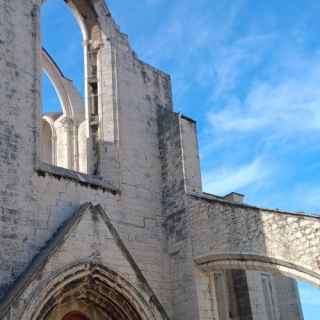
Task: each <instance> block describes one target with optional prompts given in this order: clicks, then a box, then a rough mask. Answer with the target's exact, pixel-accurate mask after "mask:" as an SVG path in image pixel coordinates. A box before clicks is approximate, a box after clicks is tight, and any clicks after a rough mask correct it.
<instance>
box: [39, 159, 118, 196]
mask: <svg viewBox="0 0 320 320" xmlns="http://www.w3.org/2000/svg"><path fill="white" fill-rule="evenodd" d="M35 171H36V172H37V174H38V175H39V176H43V177H45V176H47V175H48V176H52V177H54V178H56V179H58V180H60V179H67V180H72V181H74V182H75V183H78V184H80V185H82V186H86V187H88V188H91V189H99V190H102V191H104V192H110V193H112V194H113V195H116V194H120V190H119V189H118V188H116V187H115V186H114V185H112V184H111V183H110V182H108V181H105V180H103V179H102V178H100V177H98V176H93V175H88V174H85V173H80V172H77V171H73V170H70V169H65V168H62V167H56V166H53V165H50V164H47V163H44V162H39V163H38V164H37V166H36V168H35Z"/></svg>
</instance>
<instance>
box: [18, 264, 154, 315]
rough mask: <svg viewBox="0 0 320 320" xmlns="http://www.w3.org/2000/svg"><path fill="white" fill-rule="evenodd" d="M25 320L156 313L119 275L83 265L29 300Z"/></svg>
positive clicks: (96, 265)
mask: <svg viewBox="0 0 320 320" xmlns="http://www.w3.org/2000/svg"><path fill="white" fill-rule="evenodd" d="M24 314H26V315H30V316H28V317H27V318H23V319H28V320H51V319H61V320H92V319H95V320H103V319H108V320H147V319H148V320H151V319H154V320H155V319H158V318H157V316H156V312H155V310H153V307H152V306H151V305H150V302H149V301H147V299H146V297H144V294H143V291H140V290H139V291H138V290H137V289H136V288H135V287H133V286H132V285H131V284H130V283H129V282H128V281H127V280H125V279H124V278H122V276H121V275H119V274H118V273H116V272H114V271H111V270H109V269H108V268H106V267H104V266H101V265H98V264H93V263H84V264H80V265H76V266H73V267H70V268H68V269H67V270H66V271H64V272H62V273H60V274H58V275H57V276H56V277H54V279H52V280H51V281H50V282H49V283H48V284H46V285H45V286H44V287H43V290H41V292H39V295H38V296H37V297H35V298H34V299H32V301H31V303H30V305H29V307H28V308H27V311H26V312H25V313H24Z"/></svg>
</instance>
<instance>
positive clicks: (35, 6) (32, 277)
mask: <svg viewBox="0 0 320 320" xmlns="http://www.w3.org/2000/svg"><path fill="white" fill-rule="evenodd" d="M47 1H50V0H47ZM61 1H62V0H61ZM42 2H43V1H42V0H24V1H21V0H10V1H8V0H0V73H1V80H0V107H1V119H0V157H1V162H0V179H1V180H0V181H1V185H0V238H1V239H0V319H4V320H18V319H19V320H20V319H21V320H22V319H23V320H38V319H43V320H47V319H50V320H51V319H52V320H55V319H57V320H60V319H61V320H72V319H78V320H80V319H86V320H95V319H99V320H100V319H110V320H115V319H117V320H122V319H130V320H131V319H132V320H144V319H145V320H147V319H148V320H149V319H155V320H156V319H158V320H160V319H175V320H185V319H186V320H209V319H216V320H229V319H239V320H245V319H246V320H247V319H248V320H249V319H252V320H258V319H259V320H277V319H285V318H283V316H284V315H286V316H288V315H289V316H288V319H289V318H290V319H293V320H301V319H302V316H301V310H300V305H299V304H300V302H299V297H298V293H297V289H296V286H295V282H294V281H293V280H288V279H285V278H284V276H290V277H293V278H296V279H303V280H306V281H309V282H311V283H312V284H314V285H317V286H320V250H319V246H320V219H319V218H317V217H312V216H306V215H297V214H291V213H286V212H278V211H272V210H268V209H261V208H257V207H253V206H249V205H246V204H245V203H243V197H242V195H239V194H236V193H232V194H229V195H227V196H225V197H217V196H214V195H209V194H206V193H203V192H202V185H201V173H200V164H199V153H198V145H197V135H196V123H195V122H194V121H193V120H192V119H189V118H188V117H186V116H184V115H181V114H177V113H175V112H174V110H173V105H172V97H171V82H170V77H169V76H168V75H167V74H166V73H164V72H162V71H160V70H157V69H156V68H154V67H152V66H150V65H148V64H146V63H144V62H142V61H141V60H139V58H138V57H137V56H136V55H135V53H134V52H133V50H132V49H131V47H130V44H129V41H128V38H127V36H126V35H125V34H123V33H121V31H120V30H119V27H118V26H117V25H116V23H115V22H114V20H113V18H112V16H111V13H110V12H109V10H108V8H107V5H106V3H105V1H104V0H68V1H66V3H67V5H68V6H69V7H70V10H72V12H73V13H74V15H75V17H76V19H77V21H78V23H79V27H80V29H81V31H82V35H83V44H84V56H85V59H84V60H85V61H84V66H85V96H84V98H82V97H81V96H80V95H79V93H78V92H77V90H76V89H75V87H74V85H73V83H72V81H70V80H69V79H67V78H66V77H65V76H64V75H63V73H62V71H61V70H60V69H59V67H58V66H57V64H56V63H55V61H53V59H52V57H51V56H50V53H48V52H47V51H46V50H45V48H42V45H41V36H40V7H41V5H42ZM42 71H44V72H46V73H47V74H48V75H49V77H50V79H51V80H52V82H53V83H54V85H55V88H56V89H57V91H58V95H59V98H60V101H61V105H62V113H55V114H42V106H41V74H42ZM248 270H251V271H254V272H252V273H250V274H249V273H248V272H247V271H248ZM270 288H273V289H272V292H271V291H270V292H269V291H268V290H269V289H270ZM271 295H275V296H276V301H278V302H277V303H274V305H271V306H270V301H273V299H271V298H270V297H271ZM269 298H270V299H271V300H270V301H269V300H268V299H269ZM282 299H289V300H290V301H291V305H288V306H283V304H281V303H280V302H281V300H282Z"/></svg>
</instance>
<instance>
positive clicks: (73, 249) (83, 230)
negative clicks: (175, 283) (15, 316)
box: [0, 203, 167, 318]
mask: <svg viewBox="0 0 320 320" xmlns="http://www.w3.org/2000/svg"><path fill="white" fill-rule="evenodd" d="M81 263H87V264H90V265H101V266H104V267H106V268H107V269H108V270H113V271H114V272H115V274H117V276H120V277H121V278H123V279H125V280H127V281H128V282H129V283H130V284H131V285H132V286H133V287H135V288H139V290H140V289H142V290H143V293H144V295H145V296H146V297H147V300H148V301H152V303H153V304H154V305H155V306H156V308H157V309H158V311H159V312H160V313H161V314H164V315H165V318H167V316H166V313H165V311H164V309H163V307H162V305H161V304H160V302H159V300H158V299H157V297H156V296H155V294H154V292H153V290H152V289H151V287H150V286H149V284H148V283H147V281H146V279H145V277H144V276H143V273H142V272H141V270H140V268H139V267H138V265H137V263H136V262H135V260H134V258H133V257H132V256H131V254H130V252H129V250H128V249H127V248H126V246H125V244H124V242H123V241H122V239H121V237H120V235H119V233H118V232H117V230H116V228H115V227H114V225H113V224H112V222H111V220H110V218H109V217H108V215H107V213H106V212H105V211H104V209H103V208H102V207H101V206H100V205H97V206H93V205H92V204H91V203H85V204H84V205H82V206H81V207H80V208H79V210H77V211H76V212H75V213H74V215H73V216H72V217H71V218H70V219H68V220H67V221H66V222H65V223H64V224H63V225H62V226H61V228H59V229H58V230H57V232H56V233H55V235H54V236H53V237H52V239H51V240H50V241H49V242H48V243H47V245H46V246H45V247H44V248H43V249H42V250H41V252H40V253H39V254H38V255H37V256H36V257H35V259H34V260H33V261H32V263H31V264H30V266H29V267H28V268H27V270H26V271H25V272H24V273H23V275H22V276H21V277H20V278H19V279H18V280H17V282H16V283H15V284H14V286H13V287H12V288H11V290H9V294H8V295H7V296H6V297H5V298H4V300H3V301H0V318H2V317H3V316H4V315H5V314H6V312H7V311H8V310H9V308H10V305H11V304H12V303H14V302H15V301H17V300H20V301H27V300H29V296H32V293H33V292H34V291H35V290H36V288H38V287H41V286H43V284H45V283H46V282H47V281H48V279H52V278H53V277H54V275H57V274H59V273H60V272H61V270H66V269H68V267H71V266H75V265H77V264H81ZM23 307H25V306H23Z"/></svg>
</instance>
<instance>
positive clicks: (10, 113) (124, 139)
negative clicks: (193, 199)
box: [0, 0, 171, 311]
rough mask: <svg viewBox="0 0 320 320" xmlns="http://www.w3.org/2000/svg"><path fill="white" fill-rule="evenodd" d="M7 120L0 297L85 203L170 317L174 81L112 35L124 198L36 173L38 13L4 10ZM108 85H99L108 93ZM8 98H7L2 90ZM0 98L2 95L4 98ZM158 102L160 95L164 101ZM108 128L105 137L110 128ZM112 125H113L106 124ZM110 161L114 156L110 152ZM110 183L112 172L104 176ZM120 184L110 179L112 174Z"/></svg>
mask: <svg viewBox="0 0 320 320" xmlns="http://www.w3.org/2000/svg"><path fill="white" fill-rule="evenodd" d="M0 8H1V13H0V15H1V19H0V23H1V24H0V30H1V32H0V34H1V37H2V38H3V39H1V41H2V42H1V46H0V50H1V51H2V52H1V57H2V58H1V64H0V71H1V74H3V77H2V79H1V83H2V86H3V90H4V91H5V92H6V94H5V95H1V97H0V99H1V100H0V105H1V111H2V120H1V121H2V122H3V123H2V125H1V128H0V130H1V131H2V136H1V137H2V141H3V143H2V144H1V150H0V153H1V158H2V162H1V167H0V174H1V177H2V181H3V183H2V184H1V187H0V188H1V196H0V204H1V220H0V229H1V246H0V283H1V293H2V295H4V294H5V293H6V291H7V288H8V286H9V285H11V284H12V283H13V282H14V280H15V279H17V277H18V276H19V275H20V274H21V273H22V272H23V271H24V270H25V268H26V267H27V266H28V265H29V264H30V262H31V260H32V258H33V257H34V256H35V255H36V254H37V253H38V252H39V251H40V249H41V248H42V247H43V246H44V245H45V243H46V241H47V240H48V239H50V238H51V236H52V234H53V233H54V232H55V231H56V230H57V229H58V228H59V226H60V225H61V224H62V223H63V222H64V221H65V220H66V219H67V218H68V217H70V215H71V213H72V212H74V210H75V209H76V208H78V207H79V206H80V204H82V203H83V202H85V201H91V202H93V203H100V204H101V205H102V206H103V207H104V208H105V210H106V211H107V212H109V214H110V216H111V218H112V220H113V221H114V222H115V224H116V226H117V228H118V230H119V232H120V234H121V235H122V237H123V239H124V241H125V243H126V245H127V246H128V248H129V250H130V252H131V253H132V255H133V257H134V258H135V260H136V261H138V264H139V266H140V267H141V269H142V271H143V273H144V275H145V277H146V278H147V279H148V281H149V282H150V283H151V285H152V287H153V289H154V290H155V292H156V293H157V295H158V296H159V298H160V300H161V301H162V302H163V303H164V305H166V306H167V308H168V310H169V311H170V301H169V300H170V278H169V276H168V274H169V272H168V268H169V263H168V258H167V255H166V253H165V251H164V241H163V240H164V237H163V235H162V227H161V225H162V218H161V197H162V195H161V166H160V154H159V148H158V140H157V139H158V123H157V112H158V109H159V108H171V96H170V80H169V77H168V76H166V75H164V74H162V73H161V72H158V71H157V70H155V69H153V68H151V67H149V66H148V65H145V64H143V63H142V62H141V61H139V60H138V59H137V58H136V57H135V56H134V55H133V53H132V52H131V50H130V48H129V47H128V44H127V41H123V37H124V36H123V35H121V34H120V33H119V34H118V38H117V37H116V34H114V38H113V43H112V45H113V50H114V51H115V56H116V57H117V60H112V66H111V67H112V68H114V69H116V71H117V72H116V73H115V72H114V73H113V75H114V74H116V75H117V78H116V79H111V80H107V79H106V80H104V81H106V82H108V81H114V82H113V84H112V85H113V86H115V81H117V82H118V83H119V84H118V87H117V97H116V99H117V104H115V105H114V108H117V110H115V114H116V115H117V119H116V121H115V123H114V124H112V126H113V127H116V129H114V130H116V131H117V132H118V140H117V141H115V143H116V145H115V147H114V148H116V149H117V153H118V157H115V158H116V160H117V161H118V166H119V168H121V172H119V171H118V174H119V177H118V181H119V191H115V192H114V193H116V194H113V193H111V192H107V191H102V190H100V189H99V188H92V187H90V185H88V186H85V183H84V181H81V179H80V182H81V183H78V182H77V181H75V180H70V179H68V178H66V177H64V176H63V175H62V176H61V175H55V176H53V175H52V174H51V175H49V174H48V175H45V176H43V175H44V174H43V173H41V175H39V172H38V171H37V161H36V160H37V157H38V155H39V152H37V148H38V146H37V141H38V133H39V125H40V110H41V106H40V99H39V97H40V94H39V89H40V86H39V84H40V79H39V76H40V75H41V63H40V42H39V34H38V26H37V22H38V20H37V18H38V13H39V12H38V9H37V7H36V6H35V5H34V3H33V2H32V1H24V4H23V5H21V2H20V1H15V0H13V1H10V2H8V1H5V0H1V1H0ZM103 84H104V82H103V83H102V85H103ZM1 90H2V89H1ZM2 92H3V91H2ZM159 93H160V94H159ZM107 125H108V124H106V123H105V126H106V127H105V128H107ZM109 125H111V124H110V123H109ZM104 151H105V152H108V149H106V150H104ZM100 174H101V175H103V176H102V178H103V179H106V180H108V174H109V172H108V170H107V169H106V170H105V171H103V172H101V173H100ZM111 174H114V172H111Z"/></svg>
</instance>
